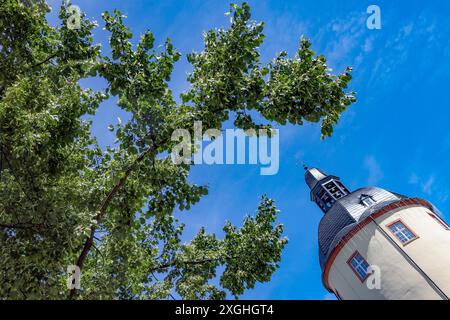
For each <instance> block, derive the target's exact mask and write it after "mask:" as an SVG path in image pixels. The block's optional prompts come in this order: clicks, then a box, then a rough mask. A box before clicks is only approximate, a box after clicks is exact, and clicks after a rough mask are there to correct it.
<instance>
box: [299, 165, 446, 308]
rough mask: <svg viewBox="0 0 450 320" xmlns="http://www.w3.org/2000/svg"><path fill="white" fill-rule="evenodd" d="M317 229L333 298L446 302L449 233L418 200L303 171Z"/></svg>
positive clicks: (430, 208) (324, 274)
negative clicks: (354, 186)
mask: <svg viewBox="0 0 450 320" xmlns="http://www.w3.org/2000/svg"><path fill="white" fill-rule="evenodd" d="M305 180H306V183H307V185H308V186H309V188H310V189H311V200H312V201H314V202H315V203H316V204H317V205H318V206H319V208H320V209H321V210H322V212H323V213H324V216H323V217H322V219H321V221H320V224H319V233H318V239H319V262H320V266H321V268H322V281H323V284H324V286H325V288H326V289H327V290H329V291H330V292H333V293H334V294H335V295H336V297H337V298H338V299H364V300H367V299H377V300H382V299H390V300H396V299H444V300H448V299H449V297H450V273H449V272H448V266H449V264H450V228H449V226H448V225H447V223H445V221H444V220H442V218H441V217H440V216H439V215H438V214H437V210H436V209H435V207H434V206H433V205H432V204H431V203H429V202H428V201H425V200H422V199H419V198H408V197H406V196H403V195H400V194H397V193H394V192H389V191H387V190H384V189H380V188H376V187H366V188H361V189H358V190H355V191H353V192H350V191H349V190H348V189H347V188H346V187H345V186H344V184H343V183H342V182H341V180H340V179H339V177H336V176H332V175H327V174H325V173H324V172H323V171H321V170H319V169H316V168H311V169H307V168H306V172H305Z"/></svg>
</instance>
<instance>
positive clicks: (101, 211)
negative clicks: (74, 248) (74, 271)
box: [70, 145, 156, 298]
mask: <svg viewBox="0 0 450 320" xmlns="http://www.w3.org/2000/svg"><path fill="white" fill-rule="evenodd" d="M154 150H156V148H155V145H153V146H151V147H149V148H148V149H147V150H145V151H144V152H142V153H141V155H140V156H139V157H138V158H137V159H136V160H135V161H134V163H133V164H132V165H131V166H130V167H129V168H128V169H127V170H126V171H125V173H124V175H123V177H122V178H120V180H119V181H118V182H117V183H116V185H115V186H114V187H113V188H112V189H111V191H110V192H109V193H108V195H107V197H106V198H105V200H103V202H102V204H101V206H100V208H99V209H98V213H97V215H96V216H95V220H96V221H97V225H99V224H100V222H101V221H102V219H103V217H104V216H105V213H106V209H107V208H108V207H109V205H110V204H111V202H112V200H113V199H114V197H115V196H116V195H117V193H118V192H119V191H120V190H121V189H122V187H123V186H124V185H125V183H126V181H127V180H128V177H129V176H130V175H131V173H132V172H133V171H134V170H135V169H136V167H137V166H138V165H139V163H141V162H142V161H143V160H144V159H145V157H146V156H147V155H148V154H150V153H151V152H153V151H154ZM96 229H97V227H96V226H95V225H93V226H91V231H90V235H89V237H88V238H87V239H86V241H85V243H84V246H83V250H82V251H81V253H80V255H79V257H78V260H77V266H78V267H79V268H80V270H82V269H83V265H84V262H85V260H86V257H87V255H88V253H89V251H90V250H91V248H92V245H93V243H94V236H95V231H96ZM76 292H77V290H76V289H75V288H74V289H72V290H70V297H71V298H72V297H73V296H74V295H75V294H76Z"/></svg>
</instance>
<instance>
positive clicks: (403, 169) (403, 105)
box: [49, 0, 450, 299]
mask: <svg viewBox="0 0 450 320" xmlns="http://www.w3.org/2000/svg"><path fill="white" fill-rule="evenodd" d="M248 2H249V3H250V5H251V8H252V13H253V14H252V18H253V19H255V20H258V21H264V22H265V32H264V33H265V35H266V40H265V43H264V45H263V46H262V47H261V53H262V60H263V61H264V62H268V61H270V60H271V59H272V58H273V57H274V56H275V55H276V53H278V52H280V51H281V50H286V51H287V52H288V53H290V54H291V55H292V54H294V53H295V51H296V49H297V45H298V40H299V38H300V36H301V35H305V36H306V37H308V38H310V39H311V40H312V42H313V48H314V50H315V51H316V52H317V53H321V54H325V55H326V57H327V58H328V60H329V66H330V67H332V68H333V70H334V72H336V73H338V72H342V71H343V70H344V68H345V66H353V67H354V79H353V81H352V82H351V85H350V87H351V89H353V90H355V91H356V92H357V99H358V102H357V103H356V104H354V105H352V106H351V107H350V108H349V110H348V111H346V112H345V113H344V114H343V116H342V119H341V121H340V123H339V125H338V126H337V127H336V129H335V133H334V135H333V137H332V138H328V139H326V140H324V141H322V140H320V130H319V126H318V125H316V124H307V125H304V126H302V127H294V126H286V127H282V128H280V170H279V172H278V174H277V175H273V176H261V175H260V174H259V169H260V168H259V166H250V165H234V166H231V165H228V166H225V165H223V166H219V165H216V166H206V165H201V166H196V167H194V168H193V170H192V174H191V180H192V181H193V182H196V183H202V184H205V183H207V184H208V185H209V187H210V193H209V195H208V196H206V197H204V198H203V199H202V201H201V202H200V203H199V204H198V205H196V206H195V207H193V208H192V209H191V210H190V211H189V212H182V213H180V216H181V217H182V220H183V221H184V222H186V224H187V228H186V235H187V236H188V237H189V236H191V235H193V234H195V233H196V232H197V230H198V229H199V228H200V226H205V227H206V229H207V231H209V232H216V233H218V234H221V228H222V226H223V225H224V223H225V221H226V220H231V221H232V222H234V223H236V224H240V223H241V221H242V218H243V217H244V215H245V214H253V213H254V211H255V209H256V207H257V204H258V200H259V197H260V195H261V194H263V193H266V194H267V195H269V196H270V197H271V198H274V199H275V200H276V202H277V206H278V208H279V209H280V210H281V211H282V212H281V214H280V218H279V220H280V222H282V223H283V224H284V226H285V235H286V236H287V237H288V238H289V240H290V241H289V244H288V246H287V248H286V250H285V252H284V254H283V260H282V263H281V266H280V269H279V270H278V271H277V272H276V273H275V274H274V276H273V279H272V281H271V282H269V283H264V284H259V285H257V286H256V288H255V289H253V290H251V291H248V292H247V293H246V294H245V295H244V296H243V298H248V299H327V298H329V297H330V296H329V295H327V292H326V291H325V289H323V287H322V284H321V271H320V267H319V262H318V248H317V226H318V223H319V220H320V218H321V215H322V214H321V211H320V210H319V209H318V208H317V207H316V206H315V205H314V204H313V203H311V202H310V201H309V190H308V188H307V186H306V184H305V183H304V178H303V173H304V171H303V169H302V168H301V164H302V163H305V164H307V165H309V166H317V167H319V168H321V169H323V170H324V171H326V172H328V173H332V174H335V175H338V176H340V177H341V178H342V180H343V182H344V183H345V184H346V185H347V187H348V188H349V189H351V190H354V189H356V188H359V187H363V186H367V185H376V186H380V187H382V188H386V189H388V190H392V191H395V192H398V193H401V194H405V195H408V196H411V197H415V196H417V197H422V198H424V199H427V200H429V201H431V202H433V203H434V204H435V205H436V206H437V207H438V208H439V209H440V210H441V211H442V212H444V213H445V212H450V199H449V195H450V183H449V182H448V181H449V179H450V172H449V170H448V163H449V161H448V157H449V155H450V132H449V130H448V128H449V126H448V122H449V120H450V103H449V100H448V94H449V92H450V90H449V89H450V87H449V84H448V79H450V64H449V62H448V61H449V59H450V41H449V36H448V35H449V34H450V30H449V29H450V24H449V23H448V12H449V11H450V2H448V1H446V0H442V1H438V0H433V1H422V0H416V1H395V2H394V1H379V0H373V1H362V0H346V1H325V0H295V1H287V0H283V1H280V0H273V1H262V0H258V1H248ZM50 3H51V4H55V6H54V9H55V10H54V12H53V13H52V14H50V16H49V19H50V20H51V21H53V22H54V21H55V14H56V11H57V9H58V6H59V3H60V1H50ZM73 3H74V4H76V5H78V6H80V8H81V9H82V10H83V11H84V12H86V13H87V15H88V17H90V18H93V19H95V20H97V21H99V23H100V27H99V28H97V30H96V31H95V38H96V41H97V42H101V43H104V47H105V48H106V47H107V45H106V40H107V34H106V33H105V31H103V30H102V24H101V22H102V21H101V12H102V11H104V10H112V9H114V8H119V9H120V10H121V11H122V12H123V13H124V14H126V15H127V16H128V19H127V24H128V25H129V26H130V27H131V29H132V31H133V32H134V34H135V36H136V38H137V37H138V36H139V35H140V34H142V33H143V32H144V31H145V30H146V29H150V30H151V31H152V32H153V33H154V34H155V36H156V43H158V44H162V43H163V42H164V39H165V38H167V37H170V38H171V39H172V41H173V44H174V46H175V47H176V48H177V49H178V50H179V51H180V52H181V53H182V54H187V53H190V52H192V51H194V50H195V51H200V50H201V49H202V44H203V42H202V37H201V34H202V32H203V31H205V30H208V29H211V28H215V27H226V26H228V17H226V16H225V15H224V13H225V12H226V11H228V8H229V3H228V2H227V1H212V0H211V1H209V0H203V1H198V0H195V1H194V0H193V1H188V0H164V1H160V2H158V1H148V0H131V1H117V0H95V1H93V0H74V1H73ZM371 4H376V5H378V6H379V7H380V8H381V18H382V29H381V30H369V29H367V28H366V19H367V17H368V16H369V15H368V14H367V13H366V9H367V7H368V6H369V5H371ZM189 71H190V66H189V64H188V63H187V61H186V58H185V57H183V58H182V59H181V61H180V62H178V63H177V64H176V67H175V71H174V74H173V77H172V83H171V87H172V89H173V91H174V93H175V94H176V95H178V94H179V93H181V92H183V91H184V90H186V89H187V88H188V83H187V82H186V80H185V79H186V74H187V73H188V72H189ZM85 84H86V85H90V86H93V87H95V88H101V87H103V86H104V85H105V84H104V82H102V81H99V80H90V81H87V82H86V83H85ZM119 115H120V116H124V115H123V114H122V113H121V112H120V111H119V110H118V109H117V108H116V107H115V103H114V100H110V101H108V102H107V103H105V104H104V105H102V107H101V108H100V110H99V111H98V113H97V115H96V116H95V119H94V127H93V133H94V134H95V135H97V136H98V137H99V140H100V142H101V143H102V144H108V143H112V140H113V136H112V135H111V134H110V133H109V132H108V131H107V130H106V127H107V126H108V125H109V124H111V123H116V121H117V116H119Z"/></svg>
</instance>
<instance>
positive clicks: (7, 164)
mask: <svg viewBox="0 0 450 320" xmlns="http://www.w3.org/2000/svg"><path fill="white" fill-rule="evenodd" d="M48 10H49V8H48V6H47V4H46V3H45V2H44V1H24V0H22V1H20V0H3V1H1V3H0V30H1V33H0V70H1V72H0V151H1V152H0V283H1V285H0V298H7V299H32V298H38V299H43V298H47V299H65V298H69V297H70V298H79V299H114V298H124V299H158V298H159V299H166V298H169V297H170V296H172V295H173V294H175V293H176V294H178V295H179V296H181V297H182V298H191V299H217V298H224V297H226V294H227V292H228V293H230V294H231V295H233V296H235V297H238V296H239V295H241V294H242V293H243V292H244V290H246V289H250V288H253V287H254V285H255V284H256V283H257V282H265V281H269V280H270V278H271V275H272V274H273V272H274V271H275V270H276V269H277V267H278V264H279V262H280V259H281V253H282V249H283V247H284V246H285V244H286V242H287V240H286V239H285V238H284V237H283V235H282V233H283V228H282V226H281V225H280V224H277V222H276V219H277V210H276V208H275V205H274V202H273V200H271V199H269V198H267V197H266V196H263V197H262V199H261V202H260V204H259V206H258V209H257V211H256V215H255V216H254V217H250V216H249V217H247V218H245V220H244V223H243V226H242V227H236V226H234V225H232V224H230V223H228V224H226V225H225V227H224V229H223V230H224V237H223V239H219V238H217V237H216V235H214V234H207V233H206V231H205V230H204V229H201V230H199V232H198V234H197V235H196V236H195V237H194V238H193V239H192V240H191V241H189V242H187V243H185V242H182V241H181V239H182V234H183V227H184V225H183V224H181V223H180V222H179V221H178V220H177V218H176V217H175V216H174V212H176V211H178V210H189V208H190V207H191V206H192V205H193V204H195V203H196V202H198V201H199V200H200V198H201V197H202V196H204V195H206V194H207V188H206V187H205V186H199V185H195V184H191V183H189V182H188V174H189V169H190V166H189V165H186V164H182V165H175V164H173V163H172V161H171V160H170V157H168V156H167V154H169V152H170V150H171V148H172V147H173V146H174V142H172V141H171V139H170V137H171V134H172V132H173V130H175V129H178V128H186V129H189V130H192V129H193V122H194V121H203V124H204V127H208V128H219V129H220V128H221V125H222V124H223V122H224V121H226V120H227V119H229V117H230V116H232V117H234V118H235V124H236V126H237V127H240V128H246V129H247V128H257V127H260V126H270V125H271V124H273V123H279V124H285V123H286V122H290V123H294V124H302V123H303V121H305V120H306V121H312V122H321V124H322V133H323V135H324V136H330V135H331V134H332V129H333V125H334V124H336V123H337V121H338V118H339V115H340V114H341V112H342V111H343V110H345V108H346V107H347V106H348V105H349V104H351V102H353V101H354V98H353V96H352V94H351V93H346V92H345V90H346V87H347V84H348V82H349V81H350V79H351V76H350V74H349V72H350V70H349V69H348V70H346V72H345V73H343V74H341V75H338V76H334V75H332V74H330V73H329V71H328V69H327V66H326V60H325V58H324V57H323V56H315V54H314V52H313V51H312V50H311V44H310V43H309V41H308V40H306V39H302V40H301V41H300V47H299V49H298V52H297V54H296V55H295V57H294V58H288V57H287V54H286V53H284V52H282V53H281V54H280V55H279V56H278V57H276V58H275V59H274V60H273V61H272V62H271V63H270V64H269V65H267V66H264V65H263V64H262V63H261V62H260V60H259V52H258V47H259V46H260V45H261V44H262V42H263V39H264V36H263V33H262V31H263V24H262V23H254V22H251V21H250V9H249V7H248V5H247V4H245V3H243V4H242V5H241V6H238V5H232V6H231V11H230V13H229V15H230V17H231V24H230V26H229V27H228V29H217V30H211V31H208V32H207V33H205V35H204V42H205V47H204V50H203V51H202V52H200V53H193V54H191V55H188V57H187V59H188V60H189V62H190V63H191V64H192V65H193V72H192V73H191V74H190V75H189V78H188V80H189V82H190V84H191V89H190V90H189V91H188V92H187V93H185V94H183V95H182V99H181V101H182V102H181V103H176V101H175V99H174V97H173V95H172V93H171V91H170V89H169V81H170V76H171V73H172V70H173V66H174V63H175V62H176V61H177V60H179V59H180V57H181V55H180V54H179V53H178V52H177V51H176V49H175V48H174V47H173V45H172V43H171V42H170V40H169V39H168V40H167V41H166V43H165V44H164V46H162V48H161V49H154V37H153V34H152V33H151V32H146V33H145V34H144V35H143V36H142V37H141V39H140V41H139V43H138V44H137V45H133V44H132V43H131V39H132V33H131V31H130V30H129V29H128V28H127V27H126V26H125V24H124V22H123V19H124V17H123V16H122V15H121V13H120V12H118V11H114V12H113V13H108V12H105V13H104V15H103V20H104V25H105V29H106V30H107V32H109V33H110V42H109V45H110V49H111V54H110V55H109V56H106V55H104V54H102V52H101V50H100V47H99V46H98V45H95V44H94V43H93V39H92V30H93V28H95V27H96V25H95V24H94V23H93V22H92V21H89V20H88V19H86V17H84V16H83V17H82V21H81V25H80V28H79V29H70V28H68V27H67V20H68V19H69V12H68V10H67V6H66V5H62V6H61V10H60V19H61V24H60V26H59V27H52V26H50V25H49V24H48V23H47V21H46V18H45V15H46V13H47V12H48ZM89 77H98V78H102V79H105V80H106V81H107V83H108V86H107V89H105V90H104V91H101V92H96V91H94V90H91V89H85V88H82V87H81V86H80V84H79V81H80V80H81V79H84V78H89ZM108 97H115V98H116V99H117V105H118V106H119V107H120V108H122V109H123V110H125V111H127V112H128V113H129V114H130V120H129V121H127V122H125V123H122V122H119V124H117V125H115V126H110V130H111V131H114V132H115V134H116V143H115V144H114V145H113V146H110V147H107V148H105V149H104V150H103V149H102V148H100V147H99V145H98V144H97V141H96V138H95V137H93V136H92V134H91V132H90V126H91V121H90V120H89V119H90V115H91V116H92V115H94V114H95V112H96V110H97V109H98V107H99V105H100V104H101V103H102V101H104V100H105V99H107V98H108ZM250 113H258V114H259V115H261V117H258V118H261V119H266V120H267V123H255V122H254V121H253V119H252V118H251V116H250ZM177 209H178V210H177ZM207 214H208V213H207V212H205V217H207ZM205 219H206V218H205ZM73 264H77V265H78V266H79V267H80V268H81V269H82V278H81V289H80V290H72V291H71V292H69V291H68V289H67V287H66V280H67V274H66V272H67V271H66V268H67V266H68V265H73ZM218 270H220V272H219V271H218ZM217 277H218V278H219V279H220V283H219V284H217V281H216V280H214V279H216V278H217Z"/></svg>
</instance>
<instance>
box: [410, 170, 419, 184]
mask: <svg viewBox="0 0 450 320" xmlns="http://www.w3.org/2000/svg"><path fill="white" fill-rule="evenodd" d="M408 183H409V184H418V183H419V177H418V176H417V174H415V173H414V172H413V173H411V175H410V176H409V181H408Z"/></svg>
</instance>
